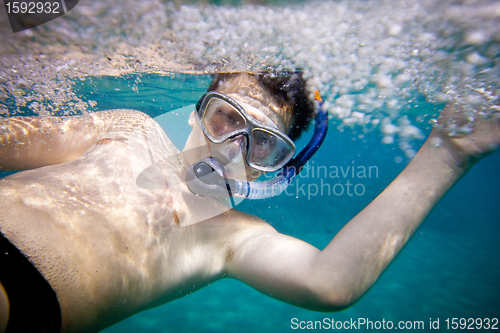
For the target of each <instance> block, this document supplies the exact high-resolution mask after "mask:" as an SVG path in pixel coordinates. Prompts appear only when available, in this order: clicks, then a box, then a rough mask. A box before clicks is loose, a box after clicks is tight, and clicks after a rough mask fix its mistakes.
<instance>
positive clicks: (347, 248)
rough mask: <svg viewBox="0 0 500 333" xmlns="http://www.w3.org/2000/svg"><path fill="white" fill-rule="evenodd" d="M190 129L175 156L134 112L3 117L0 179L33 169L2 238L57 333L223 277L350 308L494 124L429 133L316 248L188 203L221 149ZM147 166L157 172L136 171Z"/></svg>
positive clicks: (1, 213)
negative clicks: (203, 166) (42, 296)
mask: <svg viewBox="0 0 500 333" xmlns="http://www.w3.org/2000/svg"><path fill="white" fill-rule="evenodd" d="M449 117H453V119H455V120H456V121H457V122H459V121H460V119H461V117H462V116H461V114H460V112H458V113H457V112H455V110H454V108H453V107H452V106H448V107H446V108H445V109H444V111H443V112H442V115H441V118H440V119H441V120H440V121H441V122H443V123H445V120H446V118H449ZM190 123H192V125H193V126H194V129H193V131H192V133H191V135H190V137H189V139H188V142H187V144H186V148H185V149H184V151H185V152H186V154H184V155H182V156H179V155H178V154H177V151H176V150H175V147H174V146H173V144H172V143H171V142H170V140H168V138H167V137H166V136H165V134H164V132H163V131H162V130H161V128H159V126H158V125H157V124H156V123H155V122H154V121H153V120H152V119H151V118H149V117H148V116H146V115H144V114H142V113H140V112H136V111H131V110H113V111H106V112H98V113H94V114H92V115H90V116H87V117H85V118H76V117H72V118H67V119H65V120H62V119H59V118H45V119H44V120H43V123H42V120H41V119H40V118H7V119H3V120H2V123H1V125H0V135H1V138H0V141H1V142H0V143H1V144H2V145H3V146H2V145H0V147H1V148H0V165H1V166H2V169H3V170H7V169H32V170H29V171H25V172H21V173H17V174H15V175H12V176H9V177H6V178H4V179H2V180H1V181H0V196H1V197H2V200H0V231H1V232H2V233H3V234H4V235H5V236H6V237H7V238H8V239H9V240H10V241H11V242H12V243H14V244H15V245H16V246H17V247H18V248H19V249H20V250H21V251H22V252H23V253H24V254H25V255H26V256H27V257H28V258H29V259H30V260H31V262H33V264H34V265H35V266H36V267H37V268H38V270H39V271H40V272H41V273H42V274H43V275H44V276H45V277H46V279H47V280H48V282H49V283H50V285H51V286H52V288H53V289H54V290H55V291H56V293H57V296H58V299H59V302H60V305H61V310H62V319H63V331H68V332H89V331H97V330H100V329H102V328H104V327H105V326H109V325H111V324H113V323H115V322H117V321H119V320H122V319H124V318H126V317H128V316H131V315H133V314H134V313H137V312H139V311H142V310H145V309H148V308H151V307H154V306H157V305H160V304H163V303H165V302H169V301H172V300H175V299H177V298H179V297H182V296H184V295H186V294H188V293H190V292H192V291H193V290H196V289H199V288H202V287H204V286H206V285H207V284H209V283H211V282H214V281H215V280H217V279H221V278H223V277H231V278H236V279H239V280H241V281H243V282H245V283H247V284H248V285H250V286H252V287H254V288H255V289H257V290H259V291H261V292H263V293H265V294H267V295H269V296H271V297H274V298H277V299H280V300H282V301H285V302H287V303H290V304H294V305H297V306H300V307H303V308H307V309H311V310H317V311H337V310H341V309H344V308H346V307H348V306H349V305H351V304H353V303H354V302H355V301H356V300H358V299H359V298H360V297H361V296H362V295H363V294H364V293H365V292H366V291H367V290H368V288H370V286H371V285H372V284H373V283H374V282H375V281H376V280H377V278H378V277H379V275H380V274H381V273H382V272H383V270H384V269H385V267H386V266H387V265H388V264H389V263H390V262H391V260H392V259H393V258H394V257H395V255H396V254H397V253H398V251H399V250H400V249H401V248H402V247H403V245H404V244H405V243H406V241H407V240H408V239H409V238H410V237H411V235H412V234H413V232H414V231H415V230H416V229H417V227H418V226H419V225H420V223H421V222H422V221H423V219H424V218H425V216H426V215H427V213H428V212H429V211H430V210H431V209H432V207H433V206H434V205H436V203H437V202H438V201H439V199H440V198H441V197H442V196H443V195H444V194H445V193H446V192H447V191H448V190H449V189H450V187H451V186H453V184H455V183H456V182H457V181H458V180H459V178H460V177H461V176H463V175H464V174H465V172H467V170H469V169H470V168H471V167H472V165H473V164H474V163H475V162H477V161H478V160H479V159H480V158H483V157H484V156H486V155H487V154H489V153H491V152H493V151H494V150H496V149H498V146H499V144H500V122H499V120H498V119H496V120H495V119H493V120H490V121H488V122H483V123H481V124H477V125H476V126H475V127H474V131H473V132H472V133H470V134H468V135H464V136H461V137H450V136H448V134H447V130H446V128H444V129H437V128H436V129H434V130H433V131H432V133H431V135H430V137H429V139H428V140H427V141H426V142H425V143H424V145H423V147H422V148H421V149H420V151H419V152H418V154H417V155H416V156H415V158H414V159H413V160H412V161H411V162H410V163H409V165H408V166H407V167H406V169H405V170H404V171H403V172H402V173H401V174H400V175H399V176H398V177H397V178H396V179H395V180H394V181H393V182H392V183H391V184H390V185H389V186H388V187H387V188H386V189H385V190H384V191H383V192H382V193H381V194H380V195H379V196H378V197H377V198H376V199H375V200H374V201H373V202H372V203H371V204H370V205H369V206H367V207H366V208H365V209H364V210H363V211H361V212H360V213H359V214H358V215H357V216H356V217H355V218H353V219H352V220H351V221H350V222H349V223H348V224H347V225H346V226H345V227H344V228H343V229H342V230H341V231H340V232H339V233H338V234H337V235H336V236H335V238H334V239H333V240H332V241H331V243H330V244H329V245H328V246H327V247H326V248H325V249H324V250H323V251H320V250H318V249H316V248H315V247H313V246H311V245H310V244H307V243H305V242H303V241H301V240H298V239H295V238H292V237H289V236H287V235H283V234H280V233H278V232H276V231H275V230H274V229H273V228H272V227H271V226H270V225H269V224H267V223H266V222H265V221H263V220H261V219H259V218H258V217H255V216H252V215H248V214H245V213H242V212H239V211H236V210H234V209H230V210H228V209H227V207H226V206H223V205H222V204H220V203H219V202H218V201H216V200H215V199H213V198H206V197H205V198H199V197H196V196H194V195H193V194H191V193H190V192H189V190H188V189H187V187H186V186H185V184H183V182H182V179H183V175H184V172H185V169H186V168H187V167H188V166H189V163H192V161H196V160H198V159H200V158H203V157H206V156H209V155H210V154H214V153H215V152H216V150H217V146H213V145H208V147H207V146H206V138H205V136H204V135H203V132H202V131H201V130H200V129H199V127H198V126H197V125H196V124H194V122H191V121H190ZM16 142H18V143H16ZM436 143H439V145H437V144H436ZM200 146H201V147H202V148H199V147H200ZM203 147H205V148H203ZM151 165H154V166H155V168H156V169H154V170H155V171H154V172H150V173H148V172H146V173H141V171H142V170H145V169H146V168H148V167H149V166H151ZM148 170H153V169H148ZM245 170H246V176H251V175H252V172H253V171H252V170H251V169H250V168H248V166H247V169H245ZM231 172H237V170H232V171H231ZM141 174H142V176H143V178H140V179H142V180H141V182H142V183H141V182H140V181H139V180H138V179H139V178H138V175H141ZM139 183H140V184H139ZM148 184H149V185H151V186H152V187H155V186H156V185H157V184H162V185H161V186H156V187H157V188H153V189H151V188H147V187H148ZM138 185H140V186H138ZM145 187H146V188H145ZM207 214H208V215H211V216H212V217H209V218H204V217H206V216H205V215H207ZM196 219H198V220H197V221H198V222H197V223H192V224H189V225H186V223H185V221H195V220H196ZM183 225H185V226H183ZM0 295H1V294H0ZM0 309H2V308H0ZM0 318H1V317H0ZM0 327H1V325H0Z"/></svg>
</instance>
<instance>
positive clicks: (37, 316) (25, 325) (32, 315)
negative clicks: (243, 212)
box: [0, 232, 62, 333]
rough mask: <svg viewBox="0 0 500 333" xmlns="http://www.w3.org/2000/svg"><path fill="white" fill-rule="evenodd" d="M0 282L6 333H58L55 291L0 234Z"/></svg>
mask: <svg viewBox="0 0 500 333" xmlns="http://www.w3.org/2000/svg"><path fill="white" fill-rule="evenodd" d="M0 282H1V283H2V285H3V287H4V289H5V291H6V292H7V296H8V297H9V302H10V316H9V322H8V324H7V333H13V332H37V333H39V332H51V333H52V332H54V333H55V332H61V323H62V318H61V307H60V306H59V301H58V300H57V296H56V293H55V291H54V290H53V289H52V287H51V286H50V284H49V283H48V282H47V280H45V278H44V277H43V275H42V274H40V272H39V271H38V270H37V269H36V268H35V266H33V264H32V263H31V262H30V261H29V260H28V259H27V258H26V257H25V256H24V255H23V254H22V253H21V251H19V250H18V249H17V248H16V247H15V246H14V245H13V244H12V243H11V242H9V240H7V238H5V237H4V235H3V234H2V233H1V232H0Z"/></svg>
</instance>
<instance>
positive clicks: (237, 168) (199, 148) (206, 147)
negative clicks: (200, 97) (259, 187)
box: [183, 94, 283, 181]
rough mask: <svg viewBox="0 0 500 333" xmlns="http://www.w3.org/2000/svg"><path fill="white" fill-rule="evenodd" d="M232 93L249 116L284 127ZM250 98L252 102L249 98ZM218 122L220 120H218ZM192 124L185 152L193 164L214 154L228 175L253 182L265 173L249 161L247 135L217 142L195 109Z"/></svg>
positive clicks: (268, 124) (190, 122)
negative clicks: (202, 123) (205, 130)
mask: <svg viewBox="0 0 500 333" xmlns="http://www.w3.org/2000/svg"><path fill="white" fill-rule="evenodd" d="M228 96H230V97H231V98H232V99H233V100H234V101H236V102H237V103H238V104H239V105H240V106H241V107H243V108H244V109H245V111H246V112H247V113H248V115H250V116H251V117H252V118H254V119H256V120H257V121H258V122H260V123H263V124H265V125H267V126H271V127H273V128H275V129H276V130H280V128H283V126H282V124H280V123H278V121H273V120H271V119H270V118H269V117H268V115H266V114H265V113H264V112H262V111H260V110H258V109H256V108H254V107H252V106H250V105H249V104H247V103H245V101H244V100H243V99H242V98H241V97H240V98H239V96H238V94H228ZM246 98H247V99H246V101H247V102H248V97H246ZM214 121H217V120H216V119H215V120H214ZM189 124H190V125H191V126H192V127H193V130H192V132H191V134H190V136H189V138H188V141H187V143H186V146H185V148H184V151H183V154H184V156H185V158H186V161H187V162H188V163H189V164H190V165H192V164H194V163H195V162H197V161H199V160H201V159H203V158H206V157H214V158H217V159H218V160H219V161H221V162H222V163H223V164H224V167H225V170H226V176H227V177H228V178H232V179H243V180H250V181H252V180H255V179H257V178H258V177H259V176H260V175H261V174H262V171H259V170H255V169H253V168H252V167H250V166H249V165H248V163H247V154H248V148H247V147H248V142H247V137H246V136H245V135H243V134H241V135H238V136H236V137H234V138H232V139H228V140H226V141H224V142H222V143H214V142H212V141H211V140H210V139H209V138H208V137H207V136H206V135H205V134H204V132H203V130H202V129H201V128H200V125H199V124H198V121H197V117H196V115H195V114H194V112H193V113H192V114H191V116H190V119H189ZM215 125H217V124H215ZM254 156H255V152H254Z"/></svg>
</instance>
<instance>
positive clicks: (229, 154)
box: [219, 135, 246, 161]
mask: <svg viewBox="0 0 500 333" xmlns="http://www.w3.org/2000/svg"><path fill="white" fill-rule="evenodd" d="M222 145H223V147H221V149H220V150H219V152H220V153H221V154H222V155H224V156H225V157H226V158H227V159H228V160H230V161H232V160H234V159H236V158H237V157H238V155H240V156H241V157H243V154H245V153H246V137H245V136H244V135H238V136H237V137H235V138H233V139H230V140H227V141H225V142H224V143H222Z"/></svg>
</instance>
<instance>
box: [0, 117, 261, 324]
mask: <svg viewBox="0 0 500 333" xmlns="http://www.w3.org/2000/svg"><path fill="white" fill-rule="evenodd" d="M143 125H144V126H142V129H140V130H138V129H133V128H128V129H126V130H123V131H121V132H118V133H111V134H109V135H106V137H104V138H101V139H100V140H99V141H98V142H97V144H95V145H94V146H92V147H91V148H90V149H89V150H88V151H87V152H86V153H84V154H83V155H82V156H80V157H79V158H77V159H75V160H73V161H71V162H67V163H63V164H59V165H53V166H48V167H43V168H39V169H35V170H31V171H25V172H21V173H18V174H14V175H12V176H10V177H7V178H4V179H2V180H1V181H0V196H1V197H2V200H1V202H0V221H1V224H0V230H1V231H2V233H4V234H5V235H6V237H8V239H9V240H10V241H11V242H12V243H14V244H15V245H16V246H17V247H18V248H19V249H20V250H21V251H22V252H23V253H24V254H25V255H26V256H27V257H28V258H29V259H30V261H31V262H32V263H33V264H34V265H35V266H36V267H37V268H38V270H39V271H40V272H41V273H42V274H43V275H44V276H45V278H46V279H47V280H48V281H49V283H50V284H51V286H52V288H53V289H54V290H55V291H56V293H57V296H58V299H59V302H60V304H61V309H62V314H63V328H64V327H65V328H72V329H74V328H78V329H80V330H82V331H86V330H93V329H100V328H102V326H103V325H108V324H110V323H113V322H116V321H118V320H120V319H123V318H125V317H127V316H129V315H131V314H133V313H135V312H138V311H140V310H142V309H145V308H148V307H152V306H156V305H159V304H162V303H164V302H167V301H170V300H173V299H176V298H178V297H181V296H183V295H185V294H187V293H189V292H192V291H193V290H195V289H198V288H201V287H203V286H205V285H206V284H208V283H210V282H211V281H213V280H215V279H218V278H220V277H222V276H223V273H224V266H225V262H226V260H228V258H229V259H230V257H231V253H232V249H231V244H232V242H234V241H235V240H236V239H235V238H236V237H239V236H238V235H242V234H244V232H242V231H243V230H246V229H248V228H251V227H252V223H253V222H250V220H251V219H248V218H246V219H245V218H243V217H244V216H245V215H244V214H242V213H239V212H236V211H234V210H228V208H227V207H226V206H224V205H222V204H221V203H219V202H217V201H216V200H214V199H212V198H203V199H202V198H198V197H196V196H194V195H193V194H191V193H190V192H189V190H188V189H187V187H186V186H185V184H184V183H183V175H184V170H185V168H186V165H184V162H183V160H182V158H179V152H178V151H177V149H176V148H175V147H174V145H173V144H172V143H171V142H170V140H168V138H167V137H166V136H165V134H164V133H163V131H162V130H161V129H160V128H159V126H158V125H157V124H156V123H154V122H153V121H152V120H151V122H150V121H149V120H147V121H145V122H144V124H143ZM151 165H154V167H152V168H150V169H148V170H149V172H148V171H146V172H145V173H142V171H143V170H145V169H146V168H148V166H151ZM141 173H142V175H141ZM144 176H146V177H144ZM208 210H212V212H208ZM203 216H205V217H207V218H208V219H205V220H204V218H202V217H203ZM240 220H241V222H239V221H240ZM255 225H258V226H262V225H263V222H261V221H258V220H257V219H256V220H255ZM88 323H92V325H93V326H87V325H88Z"/></svg>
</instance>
